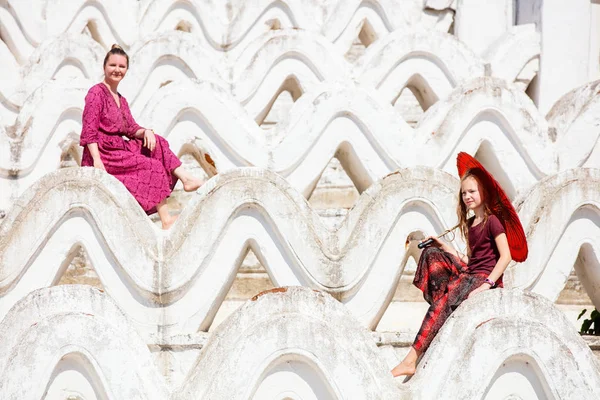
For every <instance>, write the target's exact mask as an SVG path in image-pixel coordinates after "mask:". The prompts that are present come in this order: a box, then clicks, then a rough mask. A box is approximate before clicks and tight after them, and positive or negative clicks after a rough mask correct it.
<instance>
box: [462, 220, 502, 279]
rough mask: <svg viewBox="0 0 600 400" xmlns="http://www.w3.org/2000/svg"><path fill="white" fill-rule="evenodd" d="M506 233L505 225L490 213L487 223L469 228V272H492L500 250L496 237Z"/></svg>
mask: <svg viewBox="0 0 600 400" xmlns="http://www.w3.org/2000/svg"><path fill="white" fill-rule="evenodd" d="M501 233H505V230H504V226H502V223H501V222H500V220H499V219H498V217H496V216H495V215H493V214H492V215H490V216H489V217H488V219H487V221H486V222H485V223H483V222H482V223H480V224H479V225H477V226H472V227H470V228H469V248H470V249H471V256H470V257H469V264H468V267H469V272H470V273H471V274H490V273H491V272H492V270H493V269H494V267H495V266H496V263H497V262H498V259H499V258H500V252H499V251H498V246H496V240H495V239H496V237H497V236H498V235H499V234H501Z"/></svg>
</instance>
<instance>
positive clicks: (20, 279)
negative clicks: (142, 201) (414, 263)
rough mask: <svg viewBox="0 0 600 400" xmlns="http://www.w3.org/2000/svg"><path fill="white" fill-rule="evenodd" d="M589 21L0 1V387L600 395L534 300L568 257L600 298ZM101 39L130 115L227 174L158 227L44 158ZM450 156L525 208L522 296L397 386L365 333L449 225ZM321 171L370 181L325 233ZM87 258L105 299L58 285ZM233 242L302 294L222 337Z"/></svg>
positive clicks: (508, 8)
mask: <svg viewBox="0 0 600 400" xmlns="http://www.w3.org/2000/svg"><path fill="white" fill-rule="evenodd" d="M424 6H427V7H428V8H424ZM515 13H516V19H517V20H516V23H518V24H519V26H512V25H513V22H514V21H513V18H514V17H513V14H515ZM599 18H600V13H599V11H598V4H596V3H589V2H585V1H583V0H576V1H573V2H568V3H566V2H560V1H558V0H554V1H541V0H540V1H533V2H518V5H517V8H516V9H515V10H513V2H512V1H505V0H496V1H492V0H486V1H474V0H459V1H455V2H453V1H445V0H438V1H427V2H422V1H421V0H414V1H412V0H411V1H404V2H396V1H391V0H379V1H370V2H364V1H360V0H352V1H341V0H339V1H337V0H331V1H327V2H322V1H316V0H304V1H296V0H287V1H272V0H251V1H244V2H242V1H238V0H235V1H233V0H229V1H226V2H215V1H189V2H180V1H171V0H158V1H150V0H144V1H141V2H140V1H118V2H117V1H113V0H107V1H103V2H86V1H83V0H76V1H70V0H58V1H49V0H48V1H46V0H28V1H18V0H6V1H4V2H0V35H1V37H2V41H0V57H2V74H0V75H1V77H0V209H2V211H3V214H4V216H2V217H0V221H1V222H0V318H2V320H1V322H0V339H1V340H0V398H2V399H4V398H7V399H12V398H15V399H16V398H19V399H20V398H39V397H40V396H41V395H40V393H44V391H47V398H57V399H58V398H64V397H65V396H80V397H82V398H102V399H103V398H127V399H131V398H157V399H168V398H172V399H187V398H197V397H198V396H200V397H201V398H210V399H218V398H227V399H231V398H244V399H246V398H253V397H254V398H264V397H272V396H274V397H283V398H285V397H289V398H318V399H321V398H360V399H363V398H407V399H408V398H439V397H440V396H442V395H441V394H444V393H445V394H446V395H448V396H451V397H453V398H458V397H460V395H459V393H463V392H464V391H468V393H471V394H472V396H471V397H472V398H490V399H491V398H504V397H506V396H511V395H513V396H519V397H521V398H567V397H569V395H573V394H576V395H577V396H579V397H581V398H595V397H598V393H597V388H598V387H599V386H598V384H597V383H598V366H597V364H596V362H595V361H593V356H590V355H591V352H590V351H589V348H587V347H586V345H585V343H583V342H582V341H581V339H580V338H579V337H578V335H577V334H576V333H575V332H574V331H573V329H572V327H571V326H570V325H569V324H568V323H567V322H566V321H565V318H564V316H563V315H562V314H560V312H558V311H557V310H556V309H555V308H553V306H552V305H551V304H550V303H549V302H548V301H545V300H543V299H542V298H541V297H540V296H537V295H534V294H531V293H539V294H541V295H543V296H545V297H547V298H549V299H551V300H554V299H556V297H558V295H559V293H560V291H561V290H562V289H563V288H564V287H565V284H566V282H567V280H568V278H569V275H570V273H571V271H572V269H573V267H575V270H576V271H577V273H578V275H579V277H580V278H581V279H582V282H583V286H584V287H585V289H586V291H587V293H588V294H589V295H590V297H591V299H592V301H593V302H594V304H596V306H598V304H599V301H600V300H599V298H600V289H599V288H600V284H599V282H600V276H599V273H598V271H599V269H598V264H599V262H598V260H599V258H598V257H597V254H598V250H597V249H598V241H599V240H600V239H599V238H600V236H599V232H600V230H599V229H598V227H599V226H600V224H599V223H598V221H599V217H598V215H600V214H599V212H598V210H599V209H600V206H599V205H598V201H597V199H598V198H600V197H599V196H600V194H598V193H597V190H596V189H597V188H598V187H600V176H599V172H598V167H600V161H599V160H600V145H599V144H598V137H599V134H600V130H599V129H598V119H599V118H600V109H599V108H598V104H600V103H599V102H598V90H597V87H598V83H597V82H591V83H590V82H589V81H590V80H592V79H595V78H596V77H597V75H598V54H599V50H600V45H599V42H598V41H599V40H600V39H599V35H598V34H597V32H598V29H600V28H599V25H598V19H599ZM452 22H454V35H451V34H448V33H447V32H448V29H449V28H450V26H451V24H452ZM528 23H533V24H535V27H534V25H531V24H529V25H523V24H528ZM365 27H366V28H365ZM363 28H364V30H363ZM536 29H537V31H538V32H537V33H536ZM361 30H363V33H362V35H361V36H360V37H358V38H357V35H359V32H361ZM82 32H84V33H83V34H82ZM357 41H358V42H360V45H362V46H364V47H365V48H364V49H363V50H361V51H360V52H358V54H359V55H358V57H356V58H355V59H353V58H351V57H350V58H348V57H346V55H347V53H348V50H349V49H350V48H351V47H352V46H353V43H354V45H356V42H357ZM113 42H119V43H121V44H122V45H123V46H124V47H125V48H126V49H127V50H128V51H129V53H130V55H131V60H132V69H131V71H130V74H129V75H128V77H127V78H126V81H125V82H124V84H123V86H122V87H121V88H122V90H123V93H124V94H125V96H126V97H128V99H130V102H131V104H132V108H133V110H134V114H135V116H136V119H138V121H139V122H140V123H141V124H142V125H147V126H152V127H154V128H155V129H156V130H157V131H159V132H160V133H161V134H163V135H164V136H165V137H166V138H167V140H168V141H169V143H170V145H171V147H172V148H173V149H174V150H175V151H176V152H177V153H180V154H181V153H185V152H187V151H192V152H194V153H195V154H200V150H202V151H208V152H209V153H210V154H211V156H212V157H213V158H214V160H215V161H216V164H217V169H218V171H219V172H220V173H219V175H218V176H216V177H214V178H213V179H212V180H211V181H210V182H209V183H208V184H206V185H205V186H204V187H203V188H201V189H200V190H199V191H198V192H197V193H194V194H190V195H189V196H188V198H189V199H188V200H186V201H185V202H184V204H183V209H182V210H181V215H180V217H179V220H178V221H177V223H176V224H175V225H174V226H173V228H172V229H171V230H170V231H169V232H162V231H160V230H158V229H157V228H156V226H154V225H153V224H152V223H151V221H150V219H149V218H148V217H147V216H146V215H145V214H144V213H143V212H142V211H141V209H140V208H139V206H138V205H137V204H136V202H135V200H134V199H133V198H132V197H131V196H130V194H129V193H128V192H127V191H126V190H125V189H124V188H123V187H122V185H120V184H119V183H118V182H117V181H116V180H115V179H114V178H112V177H110V176H108V175H106V174H104V173H102V172H101V171H97V170H92V169H78V168H73V169H62V170H58V169H59V168H60V166H61V163H60V157H61V155H64V154H65V153H66V152H71V153H73V154H75V156H78V154H77V153H78V152H79V151H80V149H79V148H78V146H77V143H78V135H79V131H80V129H81V122H80V119H81V110H82V107H83V97H84V95H85V92H86V89H87V88H88V87H89V86H91V85H92V84H93V83H95V82H97V81H98V80H99V79H100V78H101V69H100V67H99V65H100V64H101V60H102V58H103V57H104V54H105V51H106V49H107V47H108V46H110V44H111V43H113ZM360 45H359V46H360ZM538 69H540V71H541V72H540V74H539V76H538V78H537V79H536V81H535V82H534V84H533V86H532V87H531V88H530V90H529V92H530V93H533V98H534V100H535V101H536V104H534V102H532V101H531V100H530V99H529V98H528V97H527V95H526V94H525V93H524V92H523V89H525V88H527V86H529V84H530V82H531V81H532V79H534V77H535V76H536V74H538ZM407 86H409V87H410V89H412V90H413V91H414V92H415V93H416V94H417V98H418V99H419V100H420V102H421V105H422V106H423V108H424V109H426V110H425V111H424V112H423V113H422V114H421V115H420V117H419V120H418V121H411V122H413V124H412V125H410V124H408V123H407V118H405V116H403V115H402V114H400V113H399V112H398V110H402V109H403V107H402V104H394V102H395V101H396V99H397V98H398V95H399V94H400V93H401V92H402V90H404V89H405V88H406V87H407ZM282 90H288V91H290V92H292V94H291V95H290V97H291V98H292V99H291V101H290V99H289V98H288V101H287V103H286V104H285V106H282V107H281V108H277V107H276V108H275V109H271V108H270V107H271V105H273V104H275V103H278V101H277V96H278V95H279V94H280V92H281V91H282ZM286 96H287V95H286ZM281 103H285V102H281ZM413 104H414V103H413ZM278 107H279V106H278ZM551 107H552V109H551V111H550V112H548V110H550V108H551ZM271 111H272V112H271ZM267 114H269V115H270V116H271V117H270V118H275V121H270V127H269V129H264V128H265V127H264V126H262V122H263V120H264V118H265V116H266V115H267ZM273 122H274V123H273ZM458 151H468V152H470V153H471V154H474V155H476V157H477V158H478V159H480V160H481V161H482V163H483V164H484V165H485V166H486V167H487V168H488V169H490V171H492V172H493V173H494V175H495V176H497V177H498V179H499V180H500V181H501V183H502V185H503V186H504V187H505V188H506V189H507V192H508V194H509V196H510V197H511V198H512V199H513V200H514V201H515V205H516V207H517V209H518V212H519V215H520V217H521V219H522V221H523V224H524V227H525V230H526V233H527V235H528V240H529V243H530V250H531V254H530V258H529V259H528V261H527V262H526V263H523V264H521V265H512V266H511V267H510V269H509V272H508V273H507V286H508V287H516V288H522V289H526V290H527V291H529V292H531V293H526V294H523V293H522V292H520V291H518V290H514V291H508V290H506V291H494V292H493V293H487V294H486V296H484V297H481V298H479V299H473V300H471V301H469V302H467V303H465V306H464V307H461V309H460V310H459V311H458V312H457V314H456V315H455V316H453V318H452V319H451V320H450V321H449V323H448V324H447V325H448V326H447V327H446V328H444V330H443V332H442V333H441V334H440V337H439V339H436V340H437V342H436V344H434V346H433V347H432V351H431V352H428V353H427V355H426V357H425V359H424V361H423V362H422V363H421V364H420V367H419V368H420V369H419V372H418V373H417V376H415V378H413V380H411V381H409V382H408V383H406V384H402V383H399V382H394V381H392V379H391V376H390V374H389V368H391V367H392V366H393V365H394V363H396V362H397V361H398V360H397V359H395V358H394V356H393V352H392V355H390V354H389V352H387V353H385V352H386V351H387V350H389V349H387V350H383V349H379V348H377V346H376V344H375V343H376V342H375V341H374V340H373V338H372V335H370V334H369V332H368V330H369V329H374V328H375V327H376V326H377V324H378V323H379V321H380V320H381V318H382V316H383V314H384V313H385V312H386V310H387V309H388V307H389V304H390V301H391V300H392V298H393V296H394V292H395V290H396V287H397V286H398V282H399V281H400V278H401V277H402V275H403V273H404V269H405V266H406V265H407V263H408V262H409V259H410V257H415V256H418V254H415V252H414V249H412V248H411V247H410V246H409V247H404V245H405V243H406V238H407V236H408V235H409V234H411V233H413V232H415V231H422V232H426V233H428V234H429V233H434V232H440V231H441V230H443V228H445V227H447V226H452V225H454V223H453V221H454V219H455V216H454V208H455V203H454V202H455V201H456V187H457V184H458V183H457V179H456V176H455V175H456V171H455V165H454V159H455V155H456V153H457V152H458ZM332 157H337V159H338V160H339V162H340V164H341V165H342V166H343V168H344V169H345V170H346V172H347V173H348V176H349V178H343V174H338V175H336V177H334V178H332V179H331V180H330V182H328V183H331V184H334V185H335V184H336V183H339V182H340V180H341V179H346V180H345V181H344V184H346V185H348V184H349V182H350V181H351V183H352V184H353V185H355V186H356V188H357V192H360V193H361V195H360V197H359V198H358V200H357V202H356V204H355V205H354V207H353V208H352V209H351V210H349V211H347V212H346V213H340V214H341V215H345V217H344V218H342V219H341V220H340V221H339V222H338V223H336V224H335V225H334V226H331V225H330V224H329V225H328V224H326V223H323V221H321V220H320V217H319V214H317V212H316V211H315V209H313V207H311V205H310V204H309V203H308V202H307V201H306V198H308V197H310V196H311V194H312V193H313V190H314V188H315V186H316V185H317V182H318V181H319V179H320V177H321V176H322V174H323V170H324V169H326V168H328V167H327V166H328V165H331V164H332V163H331V159H332ZM500 161H501V162H500ZM240 167H252V168H240ZM57 170H58V171H57ZM340 176H341V177H340ZM328 179H329V178H328ZM344 204H345V207H348V208H350V206H348V205H346V204H347V203H344ZM334 211H335V210H334ZM455 245H456V246H461V245H462V243H460V240H459V241H457V242H455ZM80 246H82V247H84V248H85V250H86V251H87V253H88V255H89V258H90V260H91V263H92V266H93V268H94V270H95V272H96V273H97V275H98V279H99V281H100V282H101V285H102V287H103V290H104V291H105V293H101V292H99V291H94V290H91V289H89V288H83V289H82V288H78V287H70V286H69V287H67V286H65V287H60V288H48V287H50V286H53V285H55V284H56V283H57V282H58V281H59V279H60V277H61V275H62V274H63V272H64V271H65V269H66V268H67V266H68V264H69V262H70V261H71V258H72V257H73V254H74V249H76V248H78V247H80ZM248 249H251V250H252V251H253V253H255V254H256V256H257V257H258V259H259V261H260V263H261V264H262V265H263V266H264V267H265V269H266V273H267V274H268V277H269V278H270V279H271V281H272V282H273V283H274V284H275V285H276V286H280V285H300V286H304V287H305V288H304V289H302V288H297V289H288V291H287V292H284V293H281V294H278V293H269V294H266V295H263V296H259V297H257V298H256V299H254V300H253V301H251V302H249V303H246V304H245V305H243V306H242V307H241V308H240V310H238V311H236V312H235V313H234V314H233V315H232V316H231V317H230V318H228V319H226V320H225V321H223V322H222V323H221V325H220V326H219V327H215V326H214V324H213V320H214V318H215V315H216V314H217V312H218V311H219V309H220V308H221V307H222V306H223V302H224V299H225V297H226V295H227V292H228V291H229V290H230V288H231V286H232V283H233V281H234V279H235V277H236V273H237V272H238V271H239V268H240V265H241V264H242V261H243V259H244V257H245V255H246V252H247V250H248ZM310 289H315V290H319V291H321V292H326V293H327V294H324V293H318V294H315V292H313V291H311V290H310ZM334 299H335V300H334ZM223 307H225V306H223ZM226 307H230V308H232V306H231V305H227V306H226ZM395 310H399V311H398V314H397V315H396V314H395V315H394V318H397V319H403V318H410V317H411V316H414V315H415V313H414V308H410V307H408V306H407V307H404V308H402V307H397V308H395ZM402 310H403V311H402ZM531 310H534V311H533V312H532V311H531ZM209 328H210V332H209V333H206V332H200V333H199V332H198V331H208V330H209ZM458 337H460V338H461V339H457V338H458ZM21 338H25V339H24V340H23V341H19V340H20V339H21ZM498 343H500V346H499V345H498ZM349 349H352V351H350V350H349ZM151 352H152V353H151ZM383 353H385V354H387V356H386V357H383V356H382V354H383ZM490 355H491V357H490ZM384 359H385V361H384ZM456 360H460V361H459V362H460V363H461V365H462V366H464V370H465V371H470V372H469V373H468V374H465V375H463V376H457V375H452V374H453V373H454V372H453V371H460V370H462V369H456V368H452V367H453V366H454V365H455V363H456ZM426 367H427V368H426ZM232 371H233V372H232ZM236 371H237V372H236ZM440 376H451V377H452V379H448V380H447V381H444V380H441V379H439V377H440ZM473 377H476V378H473ZM23 382H28V383H26V384H24V383H23ZM449 393H453V394H449ZM502 396H504V397H502Z"/></svg>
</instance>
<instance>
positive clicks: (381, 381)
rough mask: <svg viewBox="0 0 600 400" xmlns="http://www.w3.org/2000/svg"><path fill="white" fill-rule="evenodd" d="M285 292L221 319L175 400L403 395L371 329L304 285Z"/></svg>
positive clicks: (264, 297)
mask: <svg viewBox="0 0 600 400" xmlns="http://www.w3.org/2000/svg"><path fill="white" fill-rule="evenodd" d="M283 290H284V292H279V291H278V289H275V290H274V291H273V292H271V293H269V292H267V293H263V294H261V295H259V296H258V298H253V299H252V301H249V302H247V303H246V304H245V305H244V306H243V307H241V308H240V309H239V310H238V311H237V312H236V313H235V314H234V315H233V316H232V317H231V318H229V319H228V320H227V321H226V322H224V323H223V324H221V325H220V326H219V328H218V329H217V330H216V331H214V332H213V333H212V335H211V337H210V338H209V340H208V342H207V344H206V350H205V351H204V352H203V353H202V355H201V356H200V357H199V358H198V360H197V362H196V364H195V365H194V367H193V373H192V374H190V375H189V376H188V380H187V382H186V384H185V385H184V386H183V388H182V389H181V390H180V391H178V392H177V393H176V395H175V396H174V398H177V399H187V398H191V397H195V396H197V397H200V398H207V399H249V398H255V399H263V398H265V396H267V393H268V394H269V397H268V398H271V397H270V396H273V395H275V396H276V398H281V397H284V396H285V397H291V398H303V399H315V400H316V399H319V400H320V399H388V398H389V399H392V398H398V397H399V395H400V391H399V390H398V388H397V387H396V385H394V383H393V380H392V376H391V374H390V373H389V370H388V368H387V366H386V365H385V363H384V362H383V361H382V359H381V356H380V354H379V351H378V349H377V347H376V346H375V342H374V341H373V339H372V338H371V337H370V335H369V333H368V331H367V330H365V329H362V328H359V327H357V326H356V324H355V323H354V322H353V319H352V317H351V316H350V314H348V312H347V311H346V310H345V309H344V308H343V307H341V306H340V304H339V303H338V302H337V301H335V300H334V299H333V298H331V297H330V296H328V295H325V294H323V293H318V292H313V291H311V290H307V289H306V288H284V289H283ZM255 338H260V340H259V341H257V340H255ZM299 383H303V384H302V385H299ZM298 386H300V388H298V389H296V388H297V387H298ZM303 386H305V388H302V387H303ZM308 388H310V390H308ZM299 389H300V390H299ZM301 396H302V397H301ZM285 397H284V398H285Z"/></svg>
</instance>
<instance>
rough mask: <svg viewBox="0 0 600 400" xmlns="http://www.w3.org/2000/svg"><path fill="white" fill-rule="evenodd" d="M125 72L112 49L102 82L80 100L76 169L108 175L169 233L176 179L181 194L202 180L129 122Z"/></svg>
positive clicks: (125, 63)
mask: <svg viewBox="0 0 600 400" xmlns="http://www.w3.org/2000/svg"><path fill="white" fill-rule="evenodd" d="M128 68H129V56H128V55H127V54H126V53H125V51H123V49H122V48H121V47H120V46H118V45H116V44H115V45H113V46H112V48H111V49H110V51H109V52H108V53H107V54H106V57H104V80H103V81H102V82H100V83H98V84H96V85H94V86H92V88H91V89H90V90H89V91H88V94H87V96H86V97H85V108H84V110H83V121H82V122H83V127H82V130H81V138H80V142H79V143H80V145H81V146H83V147H84V149H83V158H82V160H81V165H82V166H93V167H96V168H99V169H102V170H104V171H106V172H108V173H109V174H111V175H113V176H114V177H115V178H117V179H118V180H119V181H121V182H122V183H123V184H124V185H125V187H126V188H127V189H128V190H129V191H130V192H131V194H132V195H133V196H134V197H135V199H136V200H137V201H138V202H139V203H140V205H141V206H142V208H143V209H144V211H146V213H147V214H152V213H154V212H158V215H159V217H160V220H161V222H162V228H163V229H169V227H170V226H171V225H172V224H173V223H174V222H175V220H176V219H177V217H176V216H171V215H170V214H169V212H168V209H167V206H166V201H167V197H169V195H170V194H171V191H172V190H173V187H174V186H175V183H176V182H177V179H181V181H182V183H183V189H184V190H185V191H186V192H191V191H194V190H196V189H198V188H199V187H200V186H201V185H202V184H203V181H202V180H201V179H199V178H196V177H194V176H192V175H191V174H190V173H189V172H187V171H186V170H185V169H183V167H181V161H179V159H178V158H177V156H176V155H175V154H174V153H173V152H172V151H171V150H170V149H169V144H168V142H167V141H166V140H165V139H164V138H162V137H160V136H158V135H156V134H155V133H154V131H152V129H146V128H143V127H141V126H140V125H138V124H137V122H135V120H134V119H133V117H132V115H131V111H130V110H129V104H127V100H125V98H124V97H123V96H121V95H120V94H119V93H118V92H117V87H118V86H119V83H120V82H121V81H122V80H123V78H124V77H125V74H126V73H127V70H128ZM123 136H125V137H126V138H123Z"/></svg>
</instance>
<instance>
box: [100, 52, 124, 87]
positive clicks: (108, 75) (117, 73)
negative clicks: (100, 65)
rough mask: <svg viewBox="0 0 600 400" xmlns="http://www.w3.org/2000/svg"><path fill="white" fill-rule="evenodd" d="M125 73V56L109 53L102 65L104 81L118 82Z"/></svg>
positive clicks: (109, 82)
mask: <svg viewBox="0 0 600 400" xmlns="http://www.w3.org/2000/svg"><path fill="white" fill-rule="evenodd" d="M126 73H127V58H125V56H122V55H120V54H111V55H110V56H109V57H108V60H106V65H105V66H104V79H105V80H106V83H108V84H111V83H116V84H118V83H119V82H121V80H122V79H123V78H124V77H125V74H126Z"/></svg>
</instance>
